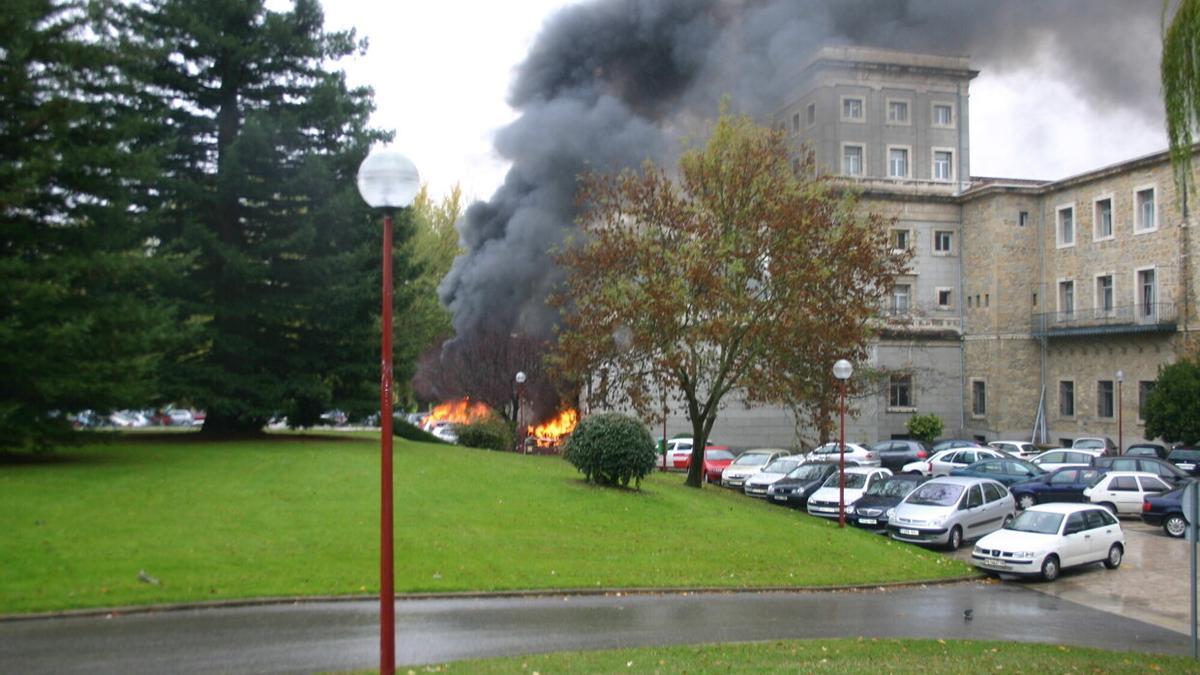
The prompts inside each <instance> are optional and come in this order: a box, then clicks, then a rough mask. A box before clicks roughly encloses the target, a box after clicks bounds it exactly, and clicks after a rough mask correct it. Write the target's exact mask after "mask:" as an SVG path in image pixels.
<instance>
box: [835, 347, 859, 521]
mask: <svg viewBox="0 0 1200 675" xmlns="http://www.w3.org/2000/svg"><path fill="white" fill-rule="evenodd" d="M853 374H854V366H852V365H850V362H849V361H847V360H846V359H838V362H837V363H835V364H833V376H834V377H836V378H837V379H838V382H839V383H841V390H842V391H841V405H840V406H838V407H839V413H840V415H839V417H840V420H841V422H840V424H839V425H838V527H846V380H848V379H850V376H851V375H853Z"/></svg>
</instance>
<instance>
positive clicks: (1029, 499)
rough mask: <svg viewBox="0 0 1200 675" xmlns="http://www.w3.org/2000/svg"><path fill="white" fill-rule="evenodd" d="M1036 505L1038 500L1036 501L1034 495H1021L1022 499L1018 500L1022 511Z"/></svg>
mask: <svg viewBox="0 0 1200 675" xmlns="http://www.w3.org/2000/svg"><path fill="white" fill-rule="evenodd" d="M1034 504H1037V499H1034V497H1033V495H1021V498H1020V499H1018V500H1017V506H1020V507H1021V510H1022V511H1024V510H1025V509H1027V508H1029V507H1031V506H1033V505H1034Z"/></svg>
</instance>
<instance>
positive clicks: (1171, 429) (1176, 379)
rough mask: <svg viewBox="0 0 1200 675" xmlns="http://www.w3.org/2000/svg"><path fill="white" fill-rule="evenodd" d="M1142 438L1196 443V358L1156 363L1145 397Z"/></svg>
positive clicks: (1199, 378)
mask: <svg viewBox="0 0 1200 675" xmlns="http://www.w3.org/2000/svg"><path fill="white" fill-rule="evenodd" d="M1143 415H1144V416H1145V420H1146V438H1162V439H1163V440H1164V441H1166V442H1168V443H1183V444H1185V445H1195V444H1197V443H1200V361H1197V360H1196V359H1195V358H1190V359H1181V360H1179V361H1177V362H1175V363H1172V364H1170V365H1165V366H1159V368H1158V378H1157V379H1156V380H1155V381H1154V389H1153V390H1152V391H1151V392H1150V395H1149V396H1147V397H1146V409H1145V412H1144V413H1143Z"/></svg>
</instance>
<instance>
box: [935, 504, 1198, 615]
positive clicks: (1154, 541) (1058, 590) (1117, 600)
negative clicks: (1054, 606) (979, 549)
mask: <svg viewBox="0 0 1200 675" xmlns="http://www.w3.org/2000/svg"><path fill="white" fill-rule="evenodd" d="M1121 529H1122V530H1124V532H1125V560H1124V561H1123V562H1122V563H1121V567H1119V568H1118V569H1116V570H1111V571H1110V570H1106V569H1104V567H1103V566H1102V565H1099V564H1096V565H1088V566H1086V567H1083V568H1079V569H1068V570H1063V573H1062V576H1060V577H1059V578H1058V580H1057V581H1054V582H1051V583H1045V582H1042V581H1040V580H1032V579H1031V580H1024V579H1017V580H1013V579H1012V578H1011V577H1007V578H1005V579H1004V580H1003V581H998V582H996V583H1008V584H1011V583H1016V584H1021V585H1022V586H1023V587H1025V588H1028V589H1030V590H1033V591H1037V592H1039V593H1045V594H1046V595H1052V596H1055V597H1059V598H1063V599H1064V600H1070V601H1072V602H1077V603H1079V604H1081V605H1086V606H1089V607H1095V608H1097V609H1101V610H1104V611H1106V612H1112V613H1114V614H1120V615H1122V616H1126V617H1128V618H1131V619H1138V620H1139V621H1145V622H1146V623H1151V624H1154V625H1156V626H1162V627H1163V628H1168V629H1171V630H1174V631H1178V632H1180V633H1184V634H1188V635H1190V634H1191V623H1190V622H1191V606H1190V603H1189V602H1188V593H1189V592H1190V587H1189V584H1188V573H1189V571H1190V570H1191V558H1190V555H1191V551H1190V550H1189V546H1190V545H1189V544H1188V543H1187V542H1186V541H1185V540H1183V539H1172V538H1170V537H1168V536H1167V535H1166V534H1165V533H1164V532H1163V531H1162V528H1160V527H1150V526H1149V525H1146V524H1145V523H1143V522H1141V520H1140V519H1138V518H1130V517H1123V518H1121ZM973 547H974V542H968V543H966V544H964V545H963V547H962V548H961V549H959V550H958V551H956V552H955V553H953V554H952V555H953V556H954V557H955V558H958V559H959V560H963V561H965V562H968V563H969V562H970V561H971V550H972V548H973Z"/></svg>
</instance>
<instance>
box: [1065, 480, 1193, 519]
mask: <svg viewBox="0 0 1200 675" xmlns="http://www.w3.org/2000/svg"><path fill="white" fill-rule="evenodd" d="M1174 489H1175V488H1174V487H1171V486H1170V485H1167V484H1166V483H1165V482H1163V479H1161V478H1159V477H1158V476H1156V475H1154V474H1152V473H1149V472H1147V471H1109V472H1108V473H1105V474H1101V475H1100V476H1099V477H1098V478H1097V479H1096V482H1095V483H1092V485H1091V487H1086V488H1084V489H1083V498H1084V499H1085V500H1087V501H1090V502H1091V503H1093V504H1099V505H1100V506H1103V507H1104V508H1106V509H1108V510H1109V511H1111V512H1113V514H1114V515H1115V514H1118V513H1141V512H1142V502H1144V501H1145V500H1146V497H1157V496H1159V495H1163V494H1166V493H1168V492H1170V491H1171V490H1174Z"/></svg>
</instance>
